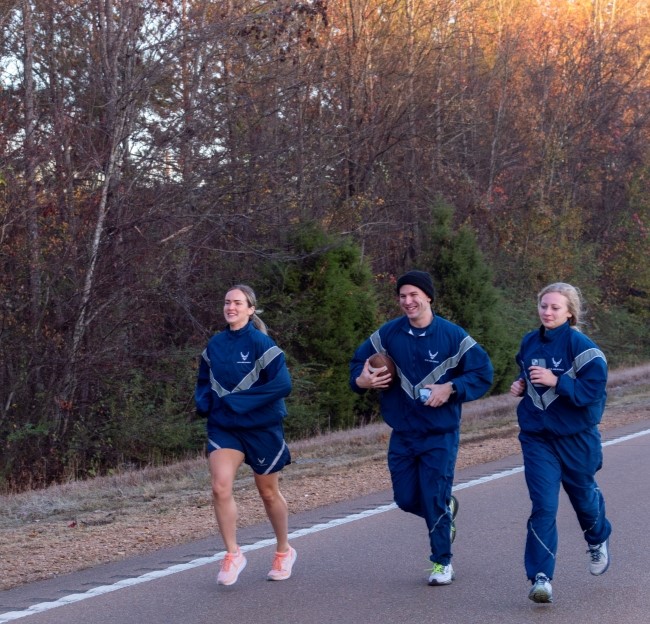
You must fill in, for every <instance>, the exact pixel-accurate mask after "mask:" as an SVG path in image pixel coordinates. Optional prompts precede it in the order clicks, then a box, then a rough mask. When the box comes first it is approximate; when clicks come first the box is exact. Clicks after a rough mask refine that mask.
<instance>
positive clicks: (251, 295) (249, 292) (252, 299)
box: [228, 284, 269, 334]
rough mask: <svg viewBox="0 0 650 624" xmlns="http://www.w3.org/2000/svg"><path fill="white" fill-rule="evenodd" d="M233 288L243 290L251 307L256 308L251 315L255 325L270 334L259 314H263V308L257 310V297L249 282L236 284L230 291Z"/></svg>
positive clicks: (231, 288) (264, 332)
mask: <svg viewBox="0 0 650 624" xmlns="http://www.w3.org/2000/svg"><path fill="white" fill-rule="evenodd" d="M231 290H241V291H242V292H243V293H244V296H245V297H246V302H247V303H248V305H249V307H251V308H255V309H256V310H255V312H253V314H252V316H251V321H252V322H253V325H254V326H255V328H256V329H259V330H260V331H261V332H262V333H263V334H268V333H269V332H268V329H267V327H266V325H265V323H264V321H263V320H262V319H261V318H260V317H259V316H258V315H259V314H262V310H257V297H256V296H255V291H254V290H253V289H252V288H251V287H250V286H248V285H247V284H235V285H234V286H231V287H230V288H229V289H228V292H230V291H231Z"/></svg>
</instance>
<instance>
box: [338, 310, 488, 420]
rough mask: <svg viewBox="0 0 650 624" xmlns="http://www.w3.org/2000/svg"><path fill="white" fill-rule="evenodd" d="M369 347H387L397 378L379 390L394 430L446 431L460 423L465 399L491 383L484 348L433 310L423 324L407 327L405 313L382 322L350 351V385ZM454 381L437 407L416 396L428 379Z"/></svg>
mask: <svg viewBox="0 0 650 624" xmlns="http://www.w3.org/2000/svg"><path fill="white" fill-rule="evenodd" d="M373 353H387V354H388V355H389V356H390V357H391V358H392V359H393V361H394V362H395V365H396V366H397V375H398V379H397V380H395V381H394V382H393V383H392V384H391V385H390V387H389V388H387V389H386V390H383V391H382V393H381V413H382V416H383V418H384V420H385V421H386V423H387V424H388V425H389V426H390V427H391V428H392V429H394V430H395V431H399V432H411V433H445V432H448V431H454V430H456V429H458V428H459V427H460V418H461V407H462V403H463V402H465V401H473V400H475V399H478V398H480V397H481V396H483V395H484V394H485V393H486V392H487V391H488V390H489V389H490V386H491V384H492V376H493V368H492V362H490V358H489V357H488V355H487V353H486V352H485V351H484V350H483V348H482V347H480V346H479V345H478V343H477V342H476V341H475V340H474V339H473V338H472V337H471V336H469V335H468V334H467V332H466V331H465V330H464V329H462V328H461V327H459V326H458V325H455V324H454V323H451V322H450V321H447V320H446V319H444V318H442V317H440V316H436V315H434V317H433V321H432V322H431V324H430V325H429V326H428V327H425V328H416V327H412V326H411V324H410V323H409V320H408V318H407V317H406V316H402V317H399V318H397V319H394V320H392V321H389V322H388V323H385V324H384V325H382V326H381V327H380V328H379V329H378V330H377V331H376V332H375V333H374V334H373V335H372V336H370V338H368V340H366V341H365V342H364V343H363V344H362V345H361V346H360V347H359V348H358V349H357V350H356V352H355V354H354V357H353V358H352V360H351V362H350V387H351V388H352V389H353V390H354V391H355V392H358V393H362V392H364V389H362V388H359V386H357V384H356V379H357V377H358V376H359V375H360V374H361V371H362V370H363V365H364V363H365V361H366V359H368V358H369V357H370V356H371V355H372V354H373ZM449 381H453V382H454V386H455V388H456V393H455V394H452V395H451V397H450V398H449V401H448V402H447V403H445V404H444V405H441V406H440V407H428V406H424V405H423V404H422V403H421V402H420V401H419V399H418V396H419V390H420V388H422V387H424V386H425V385H427V384H436V383H440V384H444V383H447V382H449Z"/></svg>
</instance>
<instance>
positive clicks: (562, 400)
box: [517, 321, 607, 436]
mask: <svg viewBox="0 0 650 624" xmlns="http://www.w3.org/2000/svg"><path fill="white" fill-rule="evenodd" d="M540 359H543V360H544V363H545V367H546V368H550V369H551V370H552V371H553V373H554V374H555V375H556V376H557V377H558V383H557V386H556V387H555V388H548V387H546V386H543V387H539V388H536V387H535V386H533V384H532V383H531V382H530V378H529V373H528V367H529V366H531V365H532V361H533V360H540ZM517 363H518V364H519V367H520V369H521V374H520V379H524V380H525V381H526V391H525V394H524V397H523V399H522V400H521V401H520V402H519V405H518V406H517V416H518V418H519V426H520V427H521V430H522V431H526V432H528V433H543V434H546V435H548V434H550V435H556V436H565V435H573V434H575V433H578V432H580V431H584V430H586V429H589V428H590V427H593V426H595V425H597V424H598V423H599V422H600V420H601V418H602V415H603V411H604V409H605V401H606V399H607V390H606V386H607V360H606V359H605V355H604V354H603V352H602V351H601V350H600V349H599V348H598V347H597V346H596V345H595V344H594V343H593V342H592V341H591V340H590V339H589V338H587V336H585V335H584V334H583V333H581V332H580V331H578V330H576V329H572V327H571V326H570V325H569V322H568V321H567V322H566V323H564V325H562V326H560V327H557V328H556V329H551V330H547V329H545V328H544V327H543V326H542V327H540V329H538V330H535V331H532V332H530V333H528V334H526V335H525V336H524V338H523V340H522V341H521V346H520V347H519V353H518V354H517Z"/></svg>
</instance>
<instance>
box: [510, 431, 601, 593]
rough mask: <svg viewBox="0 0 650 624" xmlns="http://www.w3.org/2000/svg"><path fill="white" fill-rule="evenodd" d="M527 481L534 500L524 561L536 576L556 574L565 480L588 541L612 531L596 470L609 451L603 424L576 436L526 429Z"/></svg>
mask: <svg viewBox="0 0 650 624" xmlns="http://www.w3.org/2000/svg"><path fill="white" fill-rule="evenodd" d="M519 441H520V442H521V450H522V452H523V457H524V473H525V476H526V485H527V486H528V493H529V495H530V500H531V502H532V511H531V514H530V517H529V519H528V534H527V537H526V550H525V556H524V563H525V567H526V575H527V576H528V578H529V579H530V580H531V581H534V579H535V575H536V574H537V573H538V572H543V573H544V574H546V576H548V578H550V579H552V578H553V572H554V570H555V560H556V555H557V545H558V533H557V523H556V517H557V511H558V506H559V496H560V484H561V485H562V487H563V488H564V491H565V492H566V493H567V495H568V496H569V500H570V502H571V505H572V506H573V509H574V510H575V512H576V516H577V518H578V522H579V524H580V527H581V528H582V531H583V534H584V538H585V541H586V542H587V543H588V544H600V543H601V542H604V541H605V540H606V539H607V538H608V537H609V535H610V533H611V532H612V527H611V524H610V523H609V521H608V520H607V517H606V516H605V499H604V498H603V494H602V492H601V491H600V488H599V487H598V484H597V483H596V479H595V474H596V472H597V471H598V470H600V468H601V467H602V462H603V451H602V445H601V440H600V433H599V431H598V429H597V427H593V428H592V429H588V430H586V431H582V432H580V433H577V434H575V435H571V436H560V437H550V436H543V435H536V434H530V433H525V432H521V433H520V434H519Z"/></svg>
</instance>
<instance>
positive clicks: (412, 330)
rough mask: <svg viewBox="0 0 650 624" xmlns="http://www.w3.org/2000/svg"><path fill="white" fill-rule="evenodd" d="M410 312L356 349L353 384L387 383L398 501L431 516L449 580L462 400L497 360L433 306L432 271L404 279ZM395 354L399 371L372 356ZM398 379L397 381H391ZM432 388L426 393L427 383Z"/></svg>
mask: <svg viewBox="0 0 650 624" xmlns="http://www.w3.org/2000/svg"><path fill="white" fill-rule="evenodd" d="M397 294H398V295H399V302H400V307H401V308H402V311H403V312H404V316H401V317H399V318H397V319H394V320H392V321H389V322H388V323H386V324H384V325H382V326H381V327H380V328H379V329H378V330H377V331H376V332H375V333H374V334H373V335H372V336H370V338H368V340H366V341H365V342H364V343H363V344H362V345H361V346H360V347H359V348H358V349H357V350H356V352H355V354H354V357H353V358H352V360H351V362H350V386H351V388H352V389H353V390H354V391H355V392H359V393H362V392H364V391H366V390H369V389H381V390H383V392H382V394H381V413H382V416H383V418H384V420H385V421H386V423H387V424H388V425H389V426H390V427H391V428H392V430H393V431H392V435H391V438H390V443H389V448H388V468H389V470H390V474H391V480H392V483H393V493H394V497H395V502H396V503H397V505H398V506H399V507H400V509H403V510H404V511H408V512H410V513H413V514H416V515H418V516H420V517H422V518H424V520H425V521H426V523H427V528H428V530H429V542H430V546H431V556H430V560H431V562H432V564H433V567H432V570H431V572H430V574H429V584H430V585H448V584H449V583H451V582H452V581H453V579H454V570H453V567H452V565H451V558H452V553H451V526H452V519H453V518H452V516H453V509H451V508H450V504H451V503H452V502H453V497H452V495H451V491H452V485H453V480H454V470H455V466H456V456H457V454H458V444H459V439H460V419H461V407H462V404H463V402H465V401H473V400H474V399H478V398H479V397H481V396H483V395H484V394H485V393H486V392H487V391H488V390H489V389H490V385H491V384H492V375H493V369H492V363H491V362H490V358H489V357H488V355H487V353H486V352H485V351H484V350H483V349H482V348H481V347H480V346H479V345H478V344H477V342H476V341H475V340H474V339H473V338H472V337H471V336H469V335H468V334H467V332H466V331H465V330H464V329H462V328H461V327H459V326H458V325H455V324H454V323H451V322H449V321H447V320H445V319H443V318H442V317H440V316H436V315H435V314H434V313H433V310H432V307H431V304H432V301H433V299H434V294H435V293H434V287H433V281H432V279H431V276H430V275H429V274H428V273H425V272H423V271H410V272H408V273H406V274H404V275H402V276H401V277H400V278H399V279H398V280H397ZM374 353H383V354H388V355H389V356H390V357H391V358H392V359H393V361H394V362H395V365H396V368H397V379H395V380H392V379H390V376H389V375H387V373H386V371H384V370H383V368H380V369H377V370H376V371H373V370H371V369H370V367H369V364H368V358H369V357H370V356H371V355H373V354H374ZM391 382H392V384H391ZM421 390H424V391H425V392H428V391H430V395H429V397H428V398H425V399H422V398H421V396H420V391H421Z"/></svg>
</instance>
